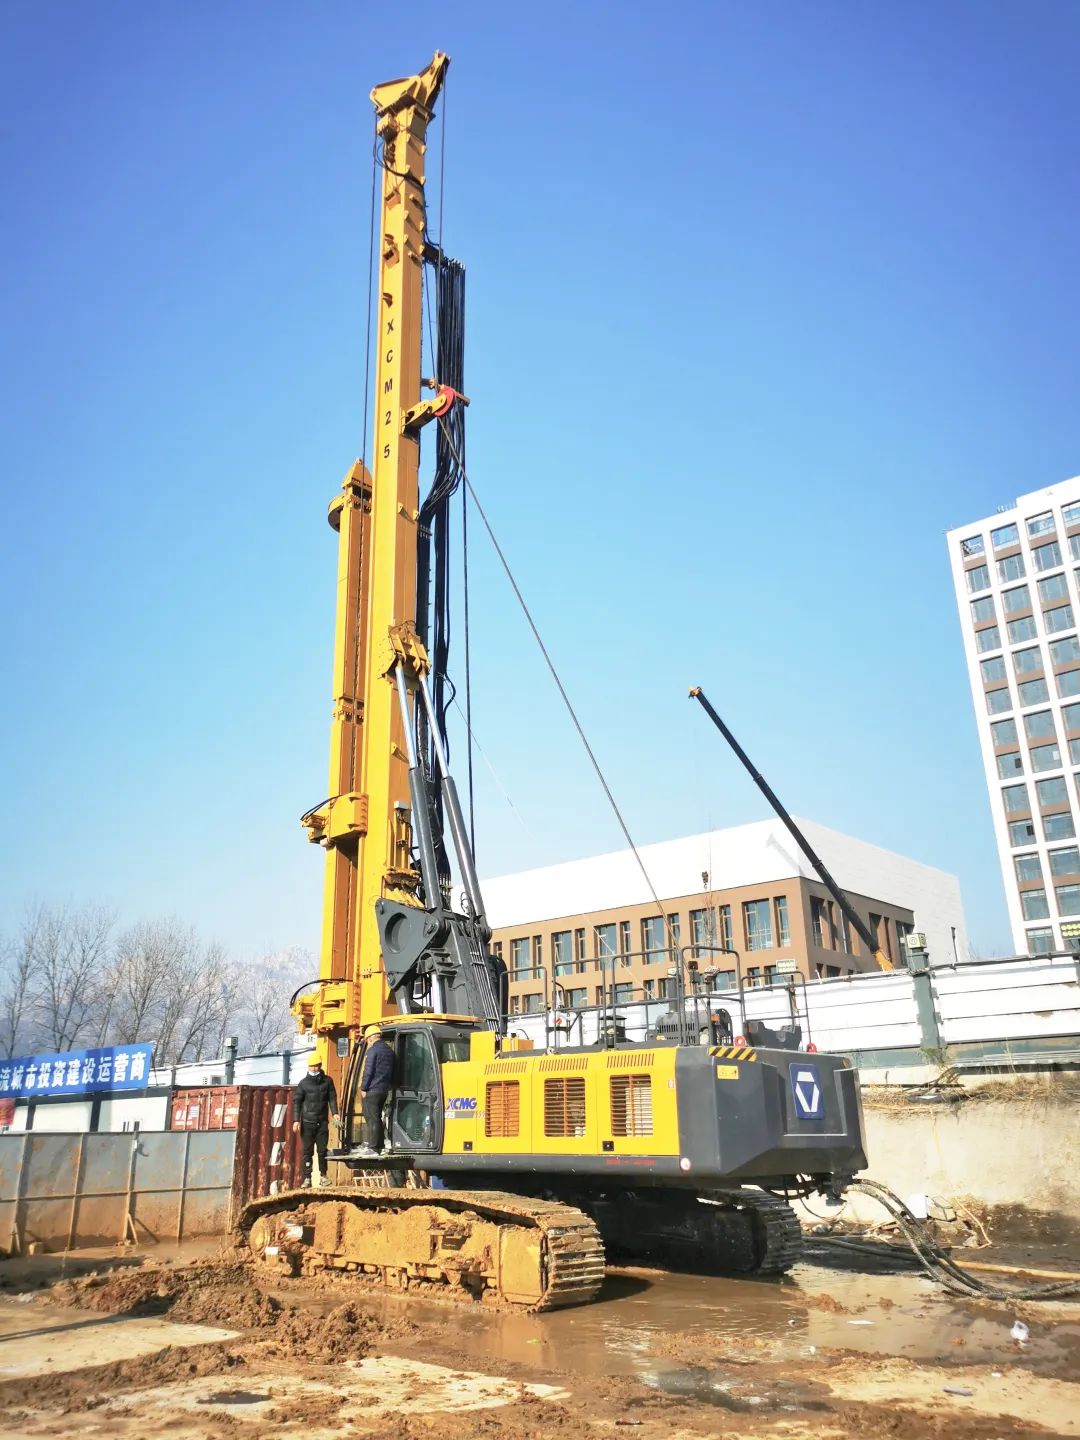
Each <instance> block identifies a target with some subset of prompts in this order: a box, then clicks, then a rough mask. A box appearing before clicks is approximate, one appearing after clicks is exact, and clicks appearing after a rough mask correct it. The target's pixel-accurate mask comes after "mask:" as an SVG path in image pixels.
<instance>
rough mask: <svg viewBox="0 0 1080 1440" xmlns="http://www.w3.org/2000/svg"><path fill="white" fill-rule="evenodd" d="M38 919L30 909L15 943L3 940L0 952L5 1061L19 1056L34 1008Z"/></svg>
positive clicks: (0, 1044) (0, 1036)
mask: <svg viewBox="0 0 1080 1440" xmlns="http://www.w3.org/2000/svg"><path fill="white" fill-rule="evenodd" d="M39 916H40V909H39V908H35V909H33V910H30V911H29V912H28V913H27V916H26V919H25V920H24V922H23V925H22V929H21V930H20V931H19V934H18V935H17V936H16V937H15V938H14V940H10V941H6V942H5V943H4V945H3V947H2V952H0V960H2V963H3V971H4V974H3V982H2V988H0V1050H2V1051H3V1054H4V1057H5V1059H8V1060H10V1059H11V1057H12V1056H13V1055H17V1054H18V1053H19V1050H20V1046H21V1045H22V1042H23V1036H24V1032H25V1031H26V1029H27V1028H28V1021H29V1020H30V1017H31V1011H32V1009H33V1004H34V994H33V990H32V988H31V987H32V980H33V975H34V952H35V949H36V945H37V927H38V922H39Z"/></svg>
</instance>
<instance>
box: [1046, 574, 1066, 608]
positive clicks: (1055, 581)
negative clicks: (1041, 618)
mask: <svg viewBox="0 0 1080 1440" xmlns="http://www.w3.org/2000/svg"><path fill="white" fill-rule="evenodd" d="M1068 598H1069V586H1068V584H1067V582H1066V580H1065V576H1064V575H1048V576H1047V577H1046V579H1045V580H1040V581H1039V599H1040V600H1041V601H1042V603H1043V604H1044V605H1050V604H1052V603H1053V602H1054V601H1055V600H1067V599H1068Z"/></svg>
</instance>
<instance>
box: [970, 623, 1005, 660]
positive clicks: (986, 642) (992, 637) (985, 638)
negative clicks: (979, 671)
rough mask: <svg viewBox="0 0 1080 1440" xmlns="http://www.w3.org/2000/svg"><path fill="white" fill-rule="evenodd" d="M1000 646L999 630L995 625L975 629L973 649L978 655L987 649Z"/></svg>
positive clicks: (996, 648)
mask: <svg viewBox="0 0 1080 1440" xmlns="http://www.w3.org/2000/svg"><path fill="white" fill-rule="evenodd" d="M1000 648H1001V631H1000V630H999V629H998V627H997V626H996V625H988V626H987V627H986V629H985V630H976V631H975V649H976V650H977V651H978V652H979V654H980V655H985V654H986V652H987V651H988V650H998V649H1000Z"/></svg>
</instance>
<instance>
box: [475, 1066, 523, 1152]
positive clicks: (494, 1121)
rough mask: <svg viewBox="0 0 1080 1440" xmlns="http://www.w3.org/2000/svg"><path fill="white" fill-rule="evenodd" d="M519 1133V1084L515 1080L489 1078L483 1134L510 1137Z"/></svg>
mask: <svg viewBox="0 0 1080 1440" xmlns="http://www.w3.org/2000/svg"><path fill="white" fill-rule="evenodd" d="M520 1133H521V1086H520V1085H519V1084H518V1082H517V1081H516V1080H490V1081H488V1086H487V1101H486V1105H485V1109H484V1134H485V1135H488V1136H493V1137H494V1136H501V1137H502V1138H503V1139H512V1138H513V1137H514V1136H515V1135H519V1134H520Z"/></svg>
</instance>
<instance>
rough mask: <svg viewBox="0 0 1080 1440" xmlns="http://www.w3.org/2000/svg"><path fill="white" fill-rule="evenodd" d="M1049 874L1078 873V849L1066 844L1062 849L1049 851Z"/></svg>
mask: <svg viewBox="0 0 1080 1440" xmlns="http://www.w3.org/2000/svg"><path fill="white" fill-rule="evenodd" d="M1050 874H1051V875H1080V850H1078V849H1077V848H1076V846H1075V845H1066V847H1065V849H1064V850H1051V851H1050Z"/></svg>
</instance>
